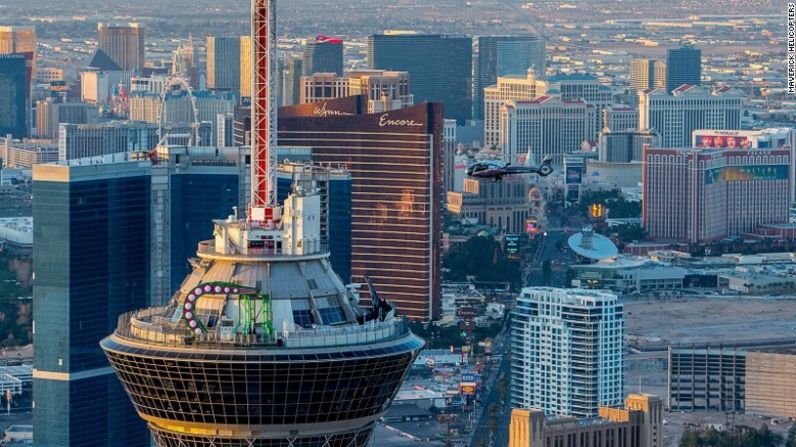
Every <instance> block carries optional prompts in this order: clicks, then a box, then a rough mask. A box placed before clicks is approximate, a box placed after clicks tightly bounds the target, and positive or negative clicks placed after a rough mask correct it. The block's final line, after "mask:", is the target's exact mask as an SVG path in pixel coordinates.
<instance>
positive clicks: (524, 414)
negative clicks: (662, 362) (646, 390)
mask: <svg viewBox="0 0 796 447" xmlns="http://www.w3.org/2000/svg"><path fill="white" fill-rule="evenodd" d="M550 446H556V447H590V446H591V447H662V446H663V403H662V401H661V399H660V398H659V397H657V396H651V395H646V394H631V395H629V396H628V397H627V399H626V400H625V407H624V408H612V407H600V410H599V416H597V417H589V418H574V417H553V418H549V417H545V414H544V411H542V410H538V409H529V410H524V409H515V410H513V411H512V413H511V425H510V427H509V447H550Z"/></svg>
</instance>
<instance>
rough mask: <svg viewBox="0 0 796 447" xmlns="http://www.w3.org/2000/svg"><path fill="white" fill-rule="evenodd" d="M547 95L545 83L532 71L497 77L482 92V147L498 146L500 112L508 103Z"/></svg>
mask: <svg viewBox="0 0 796 447" xmlns="http://www.w3.org/2000/svg"><path fill="white" fill-rule="evenodd" d="M546 93H547V82H545V81H544V80H541V79H539V78H537V76H536V74H535V73H534V71H533V70H528V72H527V73H526V74H524V75H506V76H499V77H498V78H497V83H496V84H494V85H491V86H489V87H486V88H485V89H484V91H483V92H482V95H481V98H482V99H483V102H484V103H483V104H482V105H481V107H482V115H483V117H484V147H487V148H488V147H492V146H499V145H500V110H501V108H502V107H503V106H504V105H505V104H506V103H507V102H509V101H531V100H534V99H536V98H538V97H540V96H543V95H545V94H546Z"/></svg>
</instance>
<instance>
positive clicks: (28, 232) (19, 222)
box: [0, 217, 33, 253]
mask: <svg viewBox="0 0 796 447" xmlns="http://www.w3.org/2000/svg"><path fill="white" fill-rule="evenodd" d="M2 246H7V247H9V248H10V249H12V250H14V251H18V252H24V253H29V252H30V251H32V250H33V218H31V217H7V218H0V247H2Z"/></svg>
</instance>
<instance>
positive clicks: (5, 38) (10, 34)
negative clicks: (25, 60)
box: [0, 26, 36, 60]
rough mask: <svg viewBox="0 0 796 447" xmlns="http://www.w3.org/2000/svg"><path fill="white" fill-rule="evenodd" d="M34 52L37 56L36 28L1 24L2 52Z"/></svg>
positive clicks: (0, 51) (0, 39)
mask: <svg viewBox="0 0 796 447" xmlns="http://www.w3.org/2000/svg"><path fill="white" fill-rule="evenodd" d="M12 53H22V54H32V57H33V59H34V60H35V58H36V28H35V27H32V26H0V54H12Z"/></svg>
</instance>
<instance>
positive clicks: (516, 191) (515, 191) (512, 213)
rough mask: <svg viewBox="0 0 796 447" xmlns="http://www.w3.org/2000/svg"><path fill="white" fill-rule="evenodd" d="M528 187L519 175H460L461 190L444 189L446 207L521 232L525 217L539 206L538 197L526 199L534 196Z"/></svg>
mask: <svg viewBox="0 0 796 447" xmlns="http://www.w3.org/2000/svg"><path fill="white" fill-rule="evenodd" d="M532 188H533V186H532V185H531V184H530V183H528V182H527V180H526V179H523V178H519V177H518V178H507V179H505V180H503V181H502V182H493V181H491V180H484V179H470V178H468V179H464V191H463V192H452V191H451V192H448V211H449V212H451V213H453V214H454V215H456V216H457V217H459V218H461V219H471V220H473V221H474V222H478V223H481V224H484V225H489V226H491V227H493V228H500V229H502V230H503V231H505V232H506V233H522V232H523V231H525V222H526V220H527V219H528V218H530V217H532V216H535V215H537V214H538V213H539V212H540V211H541V209H542V203H541V199H539V200H535V201H531V200H529V197H531V196H534V195H533V194H530V192H531V189H532ZM534 197H535V196H534Z"/></svg>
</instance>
